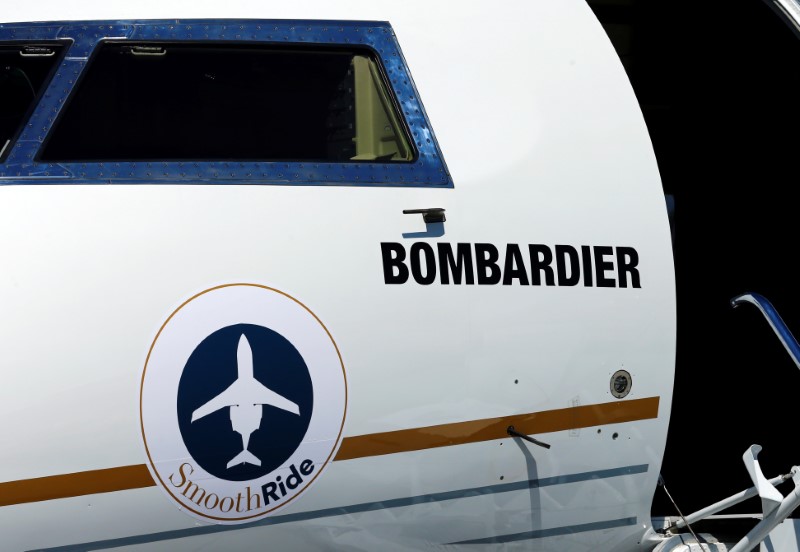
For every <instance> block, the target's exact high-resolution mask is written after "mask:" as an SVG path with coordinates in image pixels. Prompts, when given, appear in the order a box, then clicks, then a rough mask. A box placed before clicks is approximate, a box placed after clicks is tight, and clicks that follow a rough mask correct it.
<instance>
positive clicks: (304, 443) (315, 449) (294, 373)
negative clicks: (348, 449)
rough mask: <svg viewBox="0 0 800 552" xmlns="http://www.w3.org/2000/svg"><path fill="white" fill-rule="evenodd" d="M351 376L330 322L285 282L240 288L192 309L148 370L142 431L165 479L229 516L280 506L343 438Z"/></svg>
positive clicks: (201, 298) (182, 497)
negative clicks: (280, 285)
mask: <svg viewBox="0 0 800 552" xmlns="http://www.w3.org/2000/svg"><path fill="white" fill-rule="evenodd" d="M346 407H347V383H346V379H345V372H344V365H343V364H342V360H341V357H340V355H339V350H338V349H337V347H336V344H335V343H334V341H333V338H332V337H331V335H330V334H329V333H328V331H327V329H326V328H325V326H324V325H323V324H322V322H320V320H319V319H318V318H317V317H316V316H315V315H314V314H313V313H312V312H311V311H310V310H309V309H308V308H307V307H305V306H304V305H303V304H301V303H300V302H299V301H297V300H296V299H294V298H292V297H290V296H289V295H287V294H285V293H282V292H280V291H278V290H275V289H271V288H268V287H264V286H258V285H254V284H231V285H226V286H220V287H216V288H213V289H210V290H207V291H204V292H203V293H200V294H198V295H196V296H194V297H192V298H191V299H190V300H188V301H187V302H185V303H184V304H183V305H181V306H180V307H179V308H178V309H177V310H176V311H175V312H174V313H172V315H171V316H169V318H168V319H167V321H166V322H165V323H164V325H163V326H162V327H161V330H160V331H159V332H158V335H157V336H156V338H155V340H154V341H153V344H152V346H151V348H150V353H149V355H148V357H147V362H146V364H145V368H144V374H143V375H142V387H141V397H140V409H141V423H142V436H143V439H144V445H145V449H146V452H147V456H148V460H149V463H148V466H149V468H150V471H151V473H152V475H153V479H154V480H155V481H156V482H157V483H158V484H159V486H160V487H161V488H162V489H163V490H164V491H166V493H167V494H168V495H169V496H170V497H171V498H172V499H173V500H175V501H176V502H177V503H178V504H179V506H180V507H181V508H184V509H186V510H187V511H189V512H191V513H192V514H193V515H195V516H197V517H199V518H201V519H204V520H212V521H215V522H217V523H242V522H246V521H252V520H254V519H256V518H259V517H262V516H265V515H268V514H269V513H271V512H274V511H276V510H278V509H279V508H281V507H283V506H284V505H286V504H288V503H289V502H290V501H291V500H293V499H294V498H295V497H297V496H298V495H299V494H300V493H302V492H303V491H304V490H305V489H306V488H307V487H308V486H309V485H310V484H311V483H313V482H314V481H315V480H316V479H317V477H318V476H319V475H320V474H321V473H322V472H323V470H324V469H325V468H326V466H327V465H328V463H329V462H330V461H331V459H332V458H333V455H334V453H335V452H336V449H337V448H338V446H339V443H340V440H341V435H342V427H343V425H344V418H345V411H346Z"/></svg>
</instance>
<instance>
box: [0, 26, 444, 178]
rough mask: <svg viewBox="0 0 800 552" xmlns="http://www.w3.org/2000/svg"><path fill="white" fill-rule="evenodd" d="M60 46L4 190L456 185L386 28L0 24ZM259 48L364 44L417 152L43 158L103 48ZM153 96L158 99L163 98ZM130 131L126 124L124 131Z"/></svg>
mask: <svg viewBox="0 0 800 552" xmlns="http://www.w3.org/2000/svg"><path fill="white" fill-rule="evenodd" d="M15 41H19V42H25V41H40V42H41V41H64V43H65V44H67V45H68V46H67V52H66V54H65V56H64V57H63V59H62V60H61V62H60V64H59V66H58V69H57V70H56V72H55V75H54V76H53V78H52V80H51V82H50V84H49V86H48V87H47V89H46V90H45V92H44V94H43V95H42V96H41V99H40V101H39V103H38V104H37V105H36V107H35V109H34V111H33V113H32V114H31V116H30V118H29V120H28V121H27V122H26V124H25V126H24V129H23V130H22V132H21V134H19V137H18V139H17V140H16V142H15V143H14V144H13V146H12V147H11V150H10V151H9V152H7V158H6V159H5V162H4V163H2V164H0V184H36V183H46V184H57V183H63V184H77V183H81V184H85V183H118V184H124V183H130V184H135V183H186V184H202V183H207V184H225V183H236V184H259V185H266V184H293V185H347V186H395V187H398V186H399V187H404V186H405V187H419V186H424V187H441V188H448V187H452V186H453V183H452V179H451V178H450V175H449V173H448V171H447V168H446V165H445V162H444V159H443V157H442V155H441V152H440V150H439V146H438V144H437V142H436V139H435V137H434V134H433V131H432V129H431V126H430V122H429V120H428V117H427V115H426V114H425V110H424V108H423V106H422V103H421V101H420V98H419V95H418V93H417V90H416V88H415V86H414V83H413V80H412V78H411V75H410V73H409V70H408V67H407V66H406V63H405V60H404V58H403V55H402V52H401V51H400V47H399V45H398V43H397V40H396V37H395V35H394V32H393V31H392V28H391V26H390V25H389V24H388V23H384V22H353V21H347V22H345V21H286V20H280V21H271V20H175V21H147V20H142V21H116V22H114V21H85V22H57V23H18V24H3V25H0V42H15ZM121 41H122V42H124V41H130V42H131V44H134V43H139V44H142V43H148V42H152V43H200V44H203V43H204V44H214V43H217V44H222V43H228V44H262V45H270V44H272V45H282V46H284V47H289V46H292V45H294V46H297V47H301V46H302V47H310V46H313V47H320V48H324V47H332V48H339V49H342V48H350V49H352V48H361V49H368V50H369V51H371V52H372V53H373V56H374V57H375V59H376V61H378V62H379V64H380V65H381V66H382V71H383V75H384V79H385V82H386V85H387V86H389V87H391V91H392V93H393V95H394V99H395V102H394V104H395V106H396V108H397V110H398V111H399V116H400V117H401V118H402V119H403V121H404V126H405V129H406V130H407V133H408V137H409V138H410V140H411V141H412V142H413V149H414V150H415V155H414V156H413V158H411V159H409V160H403V161H402V162H397V161H393V162H381V161H379V160H377V159H376V160H374V162H372V161H364V160H360V161H351V160H344V161H342V160H337V161H329V160H319V161H317V160H305V161H299V160H290V159H286V160H280V161H275V160H272V161H260V160H257V159H256V160H253V159H247V160H244V159H243V160H230V159H229V160H211V159H209V160H204V159H192V160H175V159H172V160H168V159H164V160H159V159H145V160H103V161H70V160H68V159H67V158H62V159H60V160H58V161H43V160H41V154H42V148H43V144H46V141H47V139H48V137H49V136H50V135H51V133H52V130H53V128H54V126H55V124H56V123H57V121H58V118H59V115H60V114H61V112H62V110H63V109H64V108H65V105H67V104H68V101H69V99H70V95H71V94H72V93H73V92H74V89H75V87H76V85H77V84H78V83H79V82H80V80H81V77H82V75H83V73H84V71H85V69H86V67H87V66H88V65H90V64H91V59H92V55H93V53H94V52H95V51H96V49H97V47H98V45H100V44H101V43H109V42H114V43H119V42H121ZM154 100H156V101H157V98H155V99H154ZM119 130H120V132H124V131H125V129H124V128H120V129H119Z"/></svg>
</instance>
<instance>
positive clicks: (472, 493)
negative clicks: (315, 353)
mask: <svg viewBox="0 0 800 552" xmlns="http://www.w3.org/2000/svg"><path fill="white" fill-rule="evenodd" d="M647 468H648V465H647V464H640V465H635V466H624V467H621V468H613V469H609V470H597V471H590V472H581V473H573V474H567V475H557V476H555V477H544V478H541V479H531V480H527V481H517V482H514V483H503V484H498V485H489V486H485V487H475V488H472V489H459V490H456V491H446V492H441V493H432V494H426V495H419V496H411V497H406V498H394V499H390V500H383V501H380V502H365V503H362V504H352V505H350V506H341V507H338V508H327V509H324V510H314V511H311V512H298V513H296V514H285V515H279V516H272V517H266V518H263V519H260V520H258V521H255V522H253V523H246V524H242V525H206V526H202V527H193V528H190V529H176V530H174V531H164V532H161V533H151V534H148V535H135V536H131V537H123V538H119V539H109V540H103V541H95V542H89V543H84V544H74V545H67V546H58V547H55V548H47V549H41V550H42V552H66V551H70V552H77V551H88V550H102V549H106V548H119V547H122V546H133V545H136V544H147V543H152V542H162V541H168V540H174V539H180V538H187V537H196V536H200V535H211V534H215V533H223V532H226V531H237V530H239V529H248V528H251V527H264V526H268V525H280V524H284V523H294V522H298V521H308V520H312V519H320V518H326V517H335V516H346V515H352V514H359V513H363V512H374V511H377V510H385V509H387V508H402V507H406V506H415V505H418V504H429V503H435V502H443V501H446V500H456V499H460V498H472V497H476V496H485V495H493V494H500V493H508V492H513V491H527V490H530V489H536V488H541V487H550V486H553V485H565V484H567V483H579V482H581V481H592V480H597V479H608V478H611V477H620V476H625V475H635V474H640V473H646V472H647ZM627 519H633V520H634V523H635V522H636V518H626V520H627ZM618 521H620V520H612V521H611V522H599V523H615V522H618ZM587 525H592V524H587ZM626 525H627V523H626ZM570 527H572V528H574V527H582V526H580V525H575V526H570ZM570 527H566V528H564V527H558V528H553V529H545V530H542V531H562V530H566V529H570ZM612 527H616V525H613V526H612ZM602 528H605V527H602ZM585 530H586V531H593V530H594V529H585ZM566 532H572V533H575V532H579V531H577V530H571V531H566ZM531 533H533V532H531ZM523 534H527V533H519V535H523ZM555 534H565V533H554V535H555ZM543 536H551V535H543ZM491 538H505V537H502V536H501V537H491ZM520 538H523V537H520ZM524 538H541V537H534V536H529V537H524ZM517 540H519V539H517ZM498 542H500V541H498ZM456 544H458V543H456Z"/></svg>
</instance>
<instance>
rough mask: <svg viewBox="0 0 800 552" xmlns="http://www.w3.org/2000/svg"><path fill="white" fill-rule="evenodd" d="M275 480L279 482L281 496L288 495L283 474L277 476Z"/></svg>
mask: <svg viewBox="0 0 800 552" xmlns="http://www.w3.org/2000/svg"><path fill="white" fill-rule="evenodd" d="M275 480H276V481H277V482H278V488H279V489H280V490H281V496H286V487H284V486H283V483H282V482H281V476H280V475H279V476H278V477H276V478H275Z"/></svg>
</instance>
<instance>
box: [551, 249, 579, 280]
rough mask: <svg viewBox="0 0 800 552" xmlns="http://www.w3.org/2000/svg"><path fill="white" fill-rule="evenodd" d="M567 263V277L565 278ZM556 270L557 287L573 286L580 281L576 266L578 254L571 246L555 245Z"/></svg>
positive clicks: (577, 266)
mask: <svg viewBox="0 0 800 552" xmlns="http://www.w3.org/2000/svg"><path fill="white" fill-rule="evenodd" d="M567 263H569V276H567ZM556 270H557V271H558V285H559V286H574V285H577V284H578V280H580V279H581V272H580V269H579V265H578V252H577V251H576V250H575V248H574V247H572V246H571V245H556Z"/></svg>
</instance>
